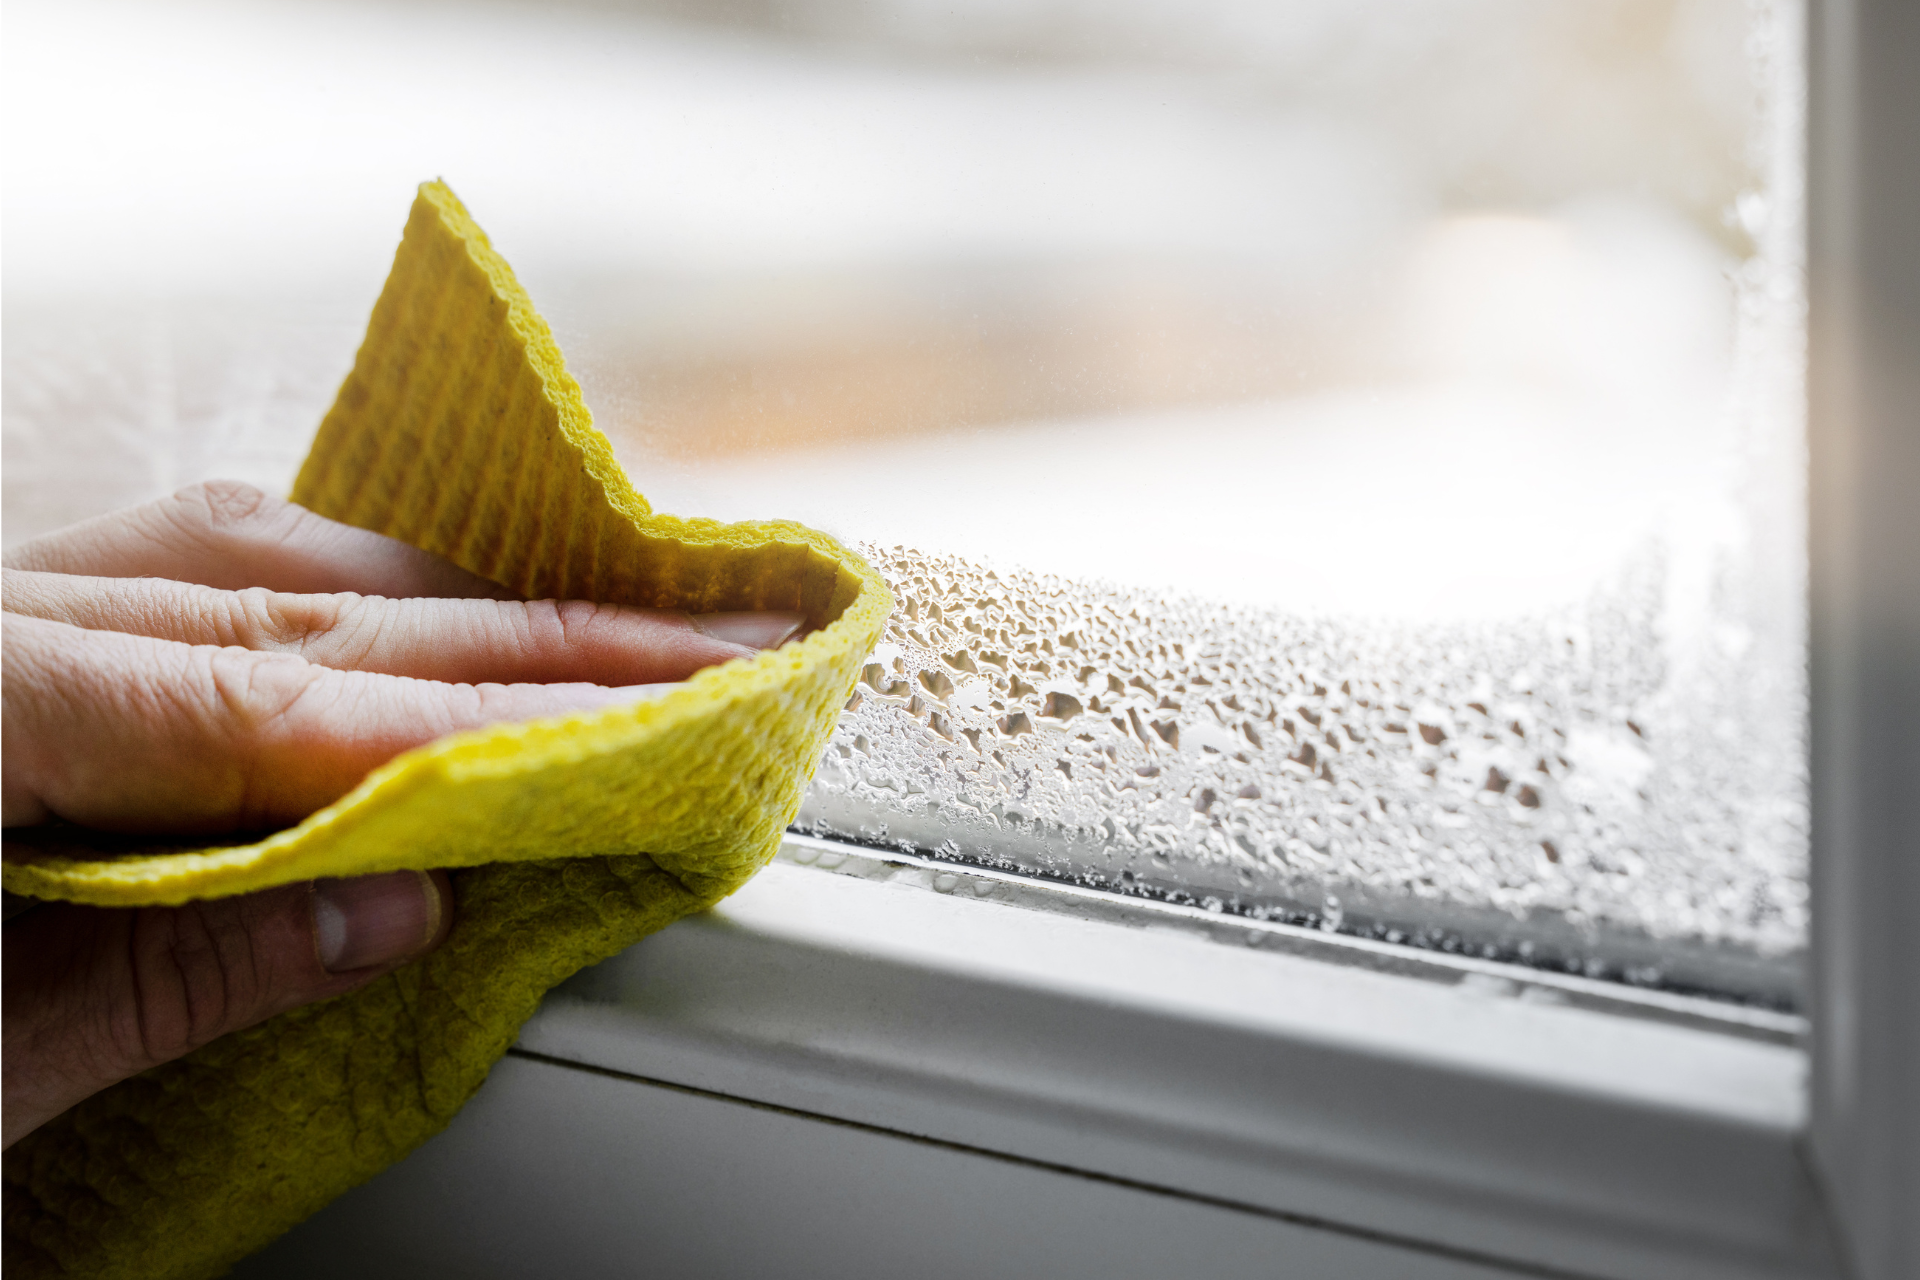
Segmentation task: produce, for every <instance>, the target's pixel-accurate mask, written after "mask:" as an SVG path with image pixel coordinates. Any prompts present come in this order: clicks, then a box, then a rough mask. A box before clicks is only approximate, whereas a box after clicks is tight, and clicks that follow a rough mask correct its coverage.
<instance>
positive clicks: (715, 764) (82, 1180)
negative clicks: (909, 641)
mask: <svg viewBox="0 0 1920 1280" xmlns="http://www.w3.org/2000/svg"><path fill="white" fill-rule="evenodd" d="M293 498H294V500H295V501H296V502H299V503H301V504H303V505H305V506H307V507H309V508H311V509H313V510H314V511H317V512H319V513H320V514H322V515H325V516H330V517H332V518H333V519H335V520H341V521H345V522H347V523H350V524H355V525H358V526H360V527H362V528H366V529H372V530H374V531H376V532H379V533H384V534H388V535H391V536H393V537H396V538H400V539H404V540H405V541H408V542H411V543H413V544H414V545H416V546H419V547H423V548H425V549H427V550H429V551H433V552H435V553H437V554H439V555H442V556H445V557H446V558H448V559H450V560H452V561H454V562H455V563H456V564H459V565H461V566H462V567H464V568H466V569H468V570H471V571H472V572H474V573H478V574H481V575H482V576H484V577H487V578H490V579H492V580H494V581H495V582H498V583H500V584H502V585H504V586H507V587H509V588H511V589H513V590H514V591H517V592H519V593H521V594H522V595H524V596H527V597H529V598H533V599H542V598H559V599H588V600H594V601H599V602H602V603H620V604H634V605H645V606H652V607H659V608H673V609H683V610H686V611H688V612H692V613H709V612H719V611H724V610H736V609H781V610H798V611H802V612H804V613H805V614H806V615H807V619H808V626H809V627H811V628H814V630H812V632H811V634H808V635H807V636H806V638H804V639H802V640H799V641H797V642H791V643H789V644H787V645H785V646H783V647H781V648H779V649H776V650H772V651H769V652H766V653H762V654H759V655H758V656H756V657H753V658H742V659H737V660H735V661H733V662H729V663H727V664H725V665H724V666H721V667H716V668H712V669H709V670H707V671H703V672H701V673H699V674H698V675H696V676H694V677H693V678H692V679H691V680H689V681H688V682H686V684H684V685H683V686H682V687H680V688H678V689H676V690H674V691H672V692H670V693H668V694H666V695H665V696H662V697H659V698H656V699H653V700H650V701H645V702H640V703H636V704H632V705H628V706H619V707H608V708H604V709H599V710H594V711H588V712H579V713H575V714H571V715H567V716H563V717H556V718H553V719H549V720H542V721H536V722H532V723H527V724H514V725H501V726H497V727H494V728H490V729H485V730H481V731H477V732H471V733H463V734H457V735H453V736H450V737H447V738H443V739H441V740H439V741H437V742H434V743H431V744H429V745H427V746H425V747H422V748H419V749H417V750H415V751H411V752H408V753H407V754H405V755H403V756H400V757H398V758H396V759H394V760H393V761H391V762H390V763H388V764H386V765H385V766H383V767H381V768H379V769H377V770H375V771H374V772H373V773H371V774H369V775H368V776H367V778H366V779H365V780H364V781H363V782H362V783H361V785H360V786H359V787H357V788H356V789H355V790H354V791H353V792H352V793H351V794H349V795H347V796H346V797H344V798H343V799H341V800H339V801H337V802H336V803H334V804H332V805H330V806H328V807H327V808H325V809H323V810H321V811H320V812H318V813H316V814H314V815H312V816H311V817H309V818H308V819H307V820H306V821H304V822H302V823H300V824H299V825H298V826H296V827H293V828H291V829H290V830H286V831H282V832H279V833H277V834H274V835H272V836H269V837H268V838H266V839H263V840H258V841H254V842H250V843H244V844H232V845H229V846H226V847H217V848H205V847H193V846H191V845H181V844H174V845H170V846H161V845H157V844H153V843H144V844H143V843H142V842H140V841H137V840H136V841H128V840H126V839H116V838H111V837H96V836H90V835H89V834H88V833H85V832H83V831H80V830H78V829H76V828H71V827H67V828H58V829H47V830H37V831H36V832H30V833H16V834H15V835H14V837H13V838H10V839H9V840H8V842H7V845H6V849H5V873H4V876H5V885H6V888H7V889H8V890H10V891H12V892H14V893H19V894H26V895H31V896H34V897H39V898H54V899H64V900H67V901H72V902H81V903H91V904H98V905H116V906H117V905H140V904H150V903H152V904H160V903H179V902H184V901H187V900H189V899H195V898H209V897H221V896H225V895H229V894H237V893H246V892H250V891H252V890H256V889H262V888H266V887H269V886H272V885H278V884H286V883H291V882H295V881H303V880H309V879H312V878H314V877H317V876H345V875H362V874H368V873H372V872H379V871H388V870H397V869H402V868H419V869H428V868H453V869H456V870H454V871H453V885H454V894H455V902H456V914H455V917H454V925H453V929H452V932H451V934H450V936H449V937H448V939H447V941H446V943H445V944H444V945H443V946H442V947H441V948H440V949H439V950H437V951H435V952H434V953H433V954H432V955H429V956H427V957H425V958H423V959H422V960H420V961H417V962H415V963H414V964H411V965H409V966H407V967H405V968H403V969H401V970H398V971H396V972H395V973H393V974H390V975H387V976H385V977H382V978H380V979H379V980H377V981H376V982H374V983H373V984H371V985H369V986H367V987H364V988H362V989H361V990H359V991H356V992H354V993H352V994H350V995H347V996H343V997H340V998H338V999H335V1000H331V1001H327V1002H325V1003H322V1004H318V1005H312V1006H308V1007H306V1008H302V1009H296V1010H293V1011H292V1012H289V1013H285V1014H282V1015H280V1016H279V1017H276V1018H274V1019H272V1020H270V1021H268V1022H266V1023H263V1024H261V1025H260V1026H258V1027H255V1028H252V1029H251V1030H248V1031H244V1032H240V1033H237V1034H234V1035H230V1036H227V1037H224V1038H223V1039H221V1040H218V1041H216V1042H214V1043H213V1044H210V1045H208V1046H206V1047H205V1048H203V1049H200V1050H198V1051H196V1052H195V1053H193V1054H191V1055H189V1056H187V1057H185V1058H182V1059H180V1060H178V1061H176V1062H172V1063H169V1064H167V1065H165V1066H162V1067H159V1068H156V1069H154V1070H152V1071H149V1072H146V1073H145V1074H143V1075H140V1076H137V1077H135V1078H133V1079H131V1080H127V1081H125V1082H123V1083H121V1084H119V1085H116V1086H115V1087H113V1088H111V1089H108V1090H106V1091H105V1092H103V1093H101V1094H98V1095H96V1096H95V1097H93V1098H91V1099H89V1100H87V1101H86V1102H83V1103H81V1104H80V1105H79V1106H77V1107H75V1108H74V1109H73V1110H72V1111H70V1112H68V1113H67V1114H65V1115H63V1116H61V1117H60V1118H58V1119H56V1120H54V1121H52V1122H51V1123H49V1124H47V1125H46V1126H44V1127H42V1128H41V1129H39V1130H37V1131H35V1132H34V1133H32V1134H30V1135H28V1136H27V1137H25V1138H23V1139H22V1140H21V1141H19V1142H18V1143H16V1144H14V1146H13V1147H12V1148H10V1149H9V1150H8V1151H7V1152H6V1156H5V1161H4V1168H5V1188H6V1203H5V1237H6V1248H5V1266H6V1270H7V1272H8V1274H9V1276H10V1277H12V1280H22V1278H24V1277H33V1276H55V1275H64V1276H87V1277H108V1276H115V1277H118V1276H128V1277H132V1276H140V1277H196V1276H216V1275H219V1274H221V1273H222V1272H223V1271H225V1270H226V1269H227V1268H229V1267H230V1266H231V1265H232V1264H233V1263H234V1262H236V1261H238V1260H239V1259H240V1258H242V1257H244V1256H246V1255H247V1254H248V1253H251V1252H252V1251H254V1250H256V1249H258V1248H259V1247H261V1246H262V1245H264V1244H266V1243H267V1242H268V1241H270V1240H272V1239H273V1238H274V1237H276V1236H278V1235H279V1234H280V1233H282V1232H284V1231H285V1230H287V1228H289V1227H291V1226H293V1225H294V1224H295V1223H298V1222H299V1221H301V1220H302V1219H303V1218H305V1217H307V1216H308V1215H309V1214H311V1213H313V1212H314V1211H315V1210H317V1209H319V1208H320V1207H321V1206H323V1205H325V1204H326V1203H327V1202H328V1201H329V1200H331V1199H333V1198H334V1197H335V1196H337V1195H339V1194H340V1193H341V1192H343V1191H345V1190H347V1189H348V1188H350V1187H352V1186H355V1185H356V1184H358V1183H360V1182H363V1181H365V1180H366V1179H368V1178H370V1177H372V1176H373V1175H374V1174H376V1173H378V1172H379V1171H380V1170H382V1169H384V1168H386V1167H387V1166H388V1165H390V1164H392V1163H393V1162H394V1161H395V1160H397V1159H399V1158H400V1157H401V1156H403V1155H405V1154H406V1153H407V1152H408V1151H410V1150H412V1149H413V1148H414V1147H415V1146H417V1145H419V1144H420V1143H421V1142H423V1141H424V1140H425V1139H427V1138H428V1137H430V1136H432V1135H433V1134H434V1133H436V1132H438V1131H439V1130H440V1129H441V1128H443V1127H444V1126H445V1125H446V1124H447V1122H448V1121H449V1120H450V1119H451V1118H452V1117H453V1115H454V1113H455V1112H457V1111H458V1110H459V1109H460V1107H461V1106H462V1105H463V1104H464V1103H465V1102H466V1101H467V1099H468V1098H469V1097H471V1096H472V1095H473V1093H474V1091H475V1090H476V1089H478V1088H479V1086H480V1084H481V1083H482V1081H484V1080H485V1078H486V1075H487V1072H488V1070H489V1069H490V1068H491V1066H492V1064H493V1063H494V1062H495V1061H496V1060H498V1059H499V1057H500V1056H501V1055H502V1054H503V1053H505V1052H506V1050H507V1048H508V1046H509V1045H510V1044H511V1043H512V1041H513V1039H514V1036H515V1035H516V1034H517V1032H518V1030H519V1027H520V1025H521V1023H523V1022H524V1021H525V1020H526V1019H527V1018H528V1017H529V1016H531V1014H532V1013H533V1012H534V1009H535V1008H536V1007H537V1005H538V1004H539V1001H540V998H541V996H542V995H543V994H544V993H545V992H546V991H547V990H548V989H549V988H550V987H552V986H553V985H554V984H555V983H557V982H559V981H561V980H562V979H564V978H565V977H567V976H568V975H569V974H571V973H573V972H574V971H576V970H578V969H580V968H581V967H583V966H585V965H589V964H593V963H595V962H597V961H599V960H602V959H604V958H606V957H607V956H610V955H612V954H614V953H616V952H618V951H620V950H621V949H623V948H624V947H626V946H628V945H629V944H631V943H632V942H634V941H635V940H637V939H639V938H641V937H643V936H645V935H646V934H649V933H652V932H653V931H655V930H657V929H660V928H662V927H664V926H665V925H667V924H669V923H671V922H672V921H674V920H676V919H679V918H680V917H682V916H684V915H687V914H688V913H690V912H694V911H698V910H701V909H703V908H705V907H707V906H710V905H712V904H713V903H715V902H717V901H718V900H719V899H721V898H722V897H724V896H726V895H727V894H728V893H730V892H732V891H733V890H734V889H736V888H738V887H739V886H740V885H741V884H743V883H744V882H745V881H746V880H747V879H748V878H749V877H750V876H752V875H753V873H754V872H755V871H757V870H758V869H759V868H760V867H761V866H763V865H764V864H765V863H766V862H767V861H768V860H769V859H771V858H772V856H773V855H774V853H775V852H776V850H777V849H778V847H779V843H780V839H781V834H782V832H783V831H784V830H785V828H786V826H787V824H788V823H789V822H790V821H791V820H792V818H793V816H794V813H795V812H796V810H797V809H798V807H799V803H800V798H801V792H802V790H803V788H804V787H805V785H806V783H807V781H808V779H809V776H810V774H811V772H812V769H813V767H814V765H815V763H816V762H817V761H818V759H819V757H820V753H821V751H822V750H823V749H824V748H825V746H826V741H827V737H828V735H829V734H830V733H831V732H832V729H833V725H834V722H835V719H836V718H837V716H838V714H839V711H840V708H841V707H842V705H843V704H844V703H845V701H846V699H847V698H848V696H849V694H850V693H851V691H852V687H853V683H854V680H855V678H856V675H857V674H858V672H859V669H860V667H861V665H862V664H863V663H864V662H865V660H866V657H867V655H868V654H869V653H870V652H871V651H872V649H873V646H874V644H875V643H876V642H877V641H878V639H879V633H880V628H881V625H882V623H883V622H884V621H885V619H886V615H887V612H888V611H889V610H890V609H891V608H892V598H891V596H890V595H889V594H888V592H887V589H886V586H885V585H884V583H883V582H882V581H881V580H880V578H879V577H878V575H876V574H875V573H874V572H873V570H872V569H871V568H870V567H869V566H868V565H867V564H866V563H865V562H864V561H862V560H861V559H860V558H859V557H858V556H856V555H854V554H853V553H851V552H850V551H848V550H846V549H845V548H844V547H842V546H841V545H840V544H839V543H837V542H835V541H834V540H833V539H831V538H829V537H827V536H826V535H824V534H821V533H818V532H816V531H814V530H811V529H807V528H805V527H803V526H801V525H797V524H793V523H788V522H767V523H743V524H727V525H722V524H718V523H715V522H713V521H707V520H683V519H678V518H675V517H672V516H665V515H656V514H654V513H653V511H652V510H651V508H650V507H649V506H648V504H647V502H646V500H645V499H644V498H642V497H641V496H640V495H639V494H638V493H637V492H635V491H634V489H633V487H632V486H631V485H630V484H629V483H628V481H627V479H626V476H625V475H624V473H623V472H622V471H621V469H620V467H619V465H618V464H617V463H616V462H615V461H614V458H613V454H612V451H611V449H610V448H609V446H608V444H607V441H606V439H605V437H604V436H602V435H601V434H600V433H599V432H598V431H597V430H596V429H595V428H594V427H593V425H592V419H591V417H590V415H589V414H588V412H587V409H586V406H585V404H584V403H583V402H582V399H581V396H580V390H579V387H578V385H577V384H576V383H575V382H574V380H573V378H572V377H571V376H570V375H568V373H567V372H566V369H565V367H564V365H563V363H562V361H561V357H560V352H559V349H558V348H557V347H556V346H555V344H554V341H553V338H552V335H551V333H550V332H549V330H548V328H547V326H546V323H545V322H544V321H543V320H542V319H541V318H540V316H539V315H538V314H537V313H536V312H535V311H534V309H533V306H532V304H531V302H530V301H529V300H528V298H527V296H526V294H525V292H524V291H523V290H522V289H521V288H520V286H519V284H518V283H517V282H516V281H515V279H514V277H513V273H512V272H511V270H510V269H509V268H508V267H507V264H506V262H505V261H504V260H503V259H502V258H501V257H500V256H499V255H498V254H497V253H496V252H495V251H494V250H493V249H492V247H491V246H490V245H489V243H488V241H487V238H486V236H485V234H484V233H482V232H481V230H480V229H479V227H478V226H476V225H475V224H474V222H473V220H472V219H471V218H470V217H469V216H468V214H467V212H466V210H465V208H463V207H462V206H461V204H460V202H459V201H458V200H457V199H456V198H455V197H454V195H453V193H452V192H451V191H450V190H448V189H447V188H446V187H445V186H444V185H442V184H440V183H438V182H433V183H427V184H425V185H424V186H422V187H421V189H420V193H419V197H418V199H417V200H416V201H415V202H414V206H413V210H412V214H411V216H410V218H409V219H408V222H407V227H406V233H405V236H404V237H403V239H402V241H401V245H400V249H399V251H398V253H397V255H396V256H395V260H394V266H393V271H392V274H391V275H390V276H389V277H388V279H387V283H386V286H385V288H384V290H383V291H382V293H381V295H380V299H379V301H378V302H377V303H376V305H375V307H374V311H373V317H372V320H371V322H370V324H369V326H368V330H367V336H366V340H365V342H364V344H363V345H362V346H361V348H360V352H359V355H358V357H357V359H356V361H355V364H354V368H353V371H352V373H350V374H349V375H348V377H347V380H346V382H345V383H344V385H343V386H342V387H341V389H340V393H339V396H338V398H337V400H336V402H335V404H334V406H333V408H332V410H331V411H330V412H329V413H328V414H327V416H326V418H325V420H324V421H323V422H322V424H321V426H320V430H319V434H318V437H317V438H316V439H315V441H314V445H313V450H312V452H311V454H310V455H309V456H308V458H307V461H306V463H305V465H304V466H303V467H302V469H301V471H300V475H299V478H298V480H297V482H296V484H295V486H294V490H293Z"/></svg>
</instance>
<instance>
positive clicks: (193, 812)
mask: <svg viewBox="0 0 1920 1280" xmlns="http://www.w3.org/2000/svg"><path fill="white" fill-rule="evenodd" d="M0 642H4V646H5V660H6V680H5V682H4V683H3V684H0V701H3V702H4V707H5V724H4V734H3V735H0V754H3V755H4V779H3V780H0V786H3V788H4V793H5V796H4V799H5V806H4V807H5V815H4V818H5V823H6V825H8V826H17V825H21V824H25V823H34V822H44V821H46V820H48V819H49V818H56V817H57V818H65V819H67V820H68V821H71V822H77V823H79V824H81V825H83V826H91V827H99V828H104V829H109V830H129V831H131V830H140V831H152V832H159V831H177V832H211V831H233V830H260V829H264V828H269V827H278V826H284V825H286V824H288V823H291V822H295V821H297V820H299V819H300V818H303V817H305V816H306V815H307V814H309V813H312V812H313V811H314V810H315V809H318V808H321V807H322V806H324V805H326V804H329V803H331V802H332V801H334V800H337V799H339V798H340V797H341V796H343V795H345V794H346V793H347V792H348V791H350V790H352V788H353V787H354V786H355V785H356V784H357V783H358V782H359V781H360V779H361V778H362V777H364V776H365V775H366V774H367V772H368V771H369V770H370V769H373V768H374V767H376V766H378V765H380V764H382V763H384V762H386V761H387V760H389V759H391V758H392V757H394V756H396V755H398V754H399V753H400V752H402V751H405V750H408V749H409V748H412V747H417V746H420V745H422V744H424V743H427V742H431V741H432V740H433V739H435V738H439V737H443V736H445V735H446V734H449V733H453V732H456V731H458V730H462V729H475V728H479V727H481V726H483V725H488V724H495V723H499V722H501V721H511V720H532V719H538V718H541V717H544V716H553V715H561V714H564V713H566V712H569V711H578V710H583V709H587V708H592V707H603V706H607V705H610V704H613V703H618V702H626V701H632V700H634V699H635V698H637V697H640V696H644V695H645V693H646V692H647V691H646V690H644V689H635V688H632V687H626V688H612V689H610V688H604V687H602V686H600V685H593V684H443V683H440V682H438V681H432V680H415V679H410V678H407V677H404V676H390V675H378V674H372V673H368V672H363V671H335V670H332V669H330V668H327V667H322V666H316V665H315V664H313V663H310V662H307V661H305V660H303V659H301V658H297V657H293V656H291V655H289V654H276V653H253V652H249V651H247V650H244V649H219V648H214V647H212V646H209V645H185V644H180V643H178V642H176V641H171V640H155V639H152V638H150V637H146V636H130V635H120V634H116V633H114V632H110V631H84V630H81V629H80V628H78V627H71V626H67V625H66V624H64V623H59V622H48V621H45V620H43V619H40V618H27V617H17V616H16V617H13V618H10V619H9V620H8V623H7V626H6V629H5V631H4V633H3V634H0ZM669 687H671V686H669Z"/></svg>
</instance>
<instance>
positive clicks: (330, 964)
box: [313, 871, 445, 973]
mask: <svg viewBox="0 0 1920 1280" xmlns="http://www.w3.org/2000/svg"><path fill="white" fill-rule="evenodd" d="M444 909H445V908H444V905H443V904H442V903H441V901H440V890H439V888H438V887H437V886H436V885H435V884H434V883H433V878H432V877H431V876H429V875H427V873H426V872H424V871H394V872H389V873H388V874H386V875H379V876H355V877H353V878H352V879H346V880H316V881H314V883H313V941H314V947H315V949H316V950H318V951H319V953H320V963H321V964H322V965H324V966H325V967H326V970H327V972H329V973H346V972H347V971H349V970H351V969H365V968H368V967H370V966H373V965H384V964H392V963H394V962H395V961H398V960H405V959H407V958H408V957H409V956H413V955H417V954H419V953H420V952H421V951H424V950H425V949H426V948H427V945H428V944H429V943H431V942H432V941H433V939H434V936H435V935H436V934H438V933H439V932H440V914H441V912H442V911H443V910H444Z"/></svg>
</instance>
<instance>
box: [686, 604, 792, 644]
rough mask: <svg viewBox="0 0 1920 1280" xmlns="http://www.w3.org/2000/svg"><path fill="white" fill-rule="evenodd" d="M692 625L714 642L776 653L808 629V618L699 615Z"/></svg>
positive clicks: (777, 614)
mask: <svg viewBox="0 0 1920 1280" xmlns="http://www.w3.org/2000/svg"><path fill="white" fill-rule="evenodd" d="M691 620H692V622H693V625H694V626H695V627H697V628H699V629H700V630H701V631H704V632H706V633H707V634H708V635H710V636H712V637H713V638H714V639H715V640H725V641H726V642H727V643H728V644H739V645H745V646H746V647H747V648H749V649H776V648H778V647H779V646H781V645H783V644H785V643H786V642H787V641H788V640H789V639H790V638H791V637H792V636H793V633H794V632H796V631H798V630H799V629H800V628H801V627H802V626H804V625H806V621H807V615H806V614H804V613H791V612H784V611H782V612H774V611H769V612H763V613H696V614H694V615H693V616H692V619H691Z"/></svg>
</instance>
